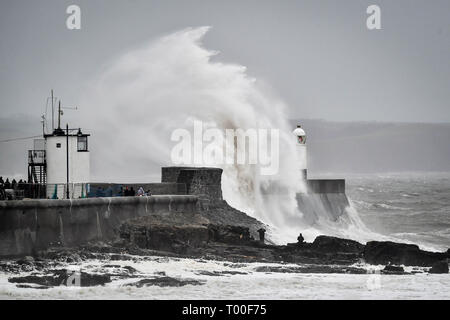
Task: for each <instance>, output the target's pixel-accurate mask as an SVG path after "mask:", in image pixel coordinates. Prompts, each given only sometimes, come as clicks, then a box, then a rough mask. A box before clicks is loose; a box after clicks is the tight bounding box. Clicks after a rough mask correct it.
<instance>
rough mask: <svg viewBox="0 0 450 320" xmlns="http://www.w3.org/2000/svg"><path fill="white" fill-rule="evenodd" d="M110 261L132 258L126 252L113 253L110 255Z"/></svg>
mask: <svg viewBox="0 0 450 320" xmlns="http://www.w3.org/2000/svg"><path fill="white" fill-rule="evenodd" d="M111 260H112V261H128V260H133V257H132V256H129V255H126V254H113V255H111Z"/></svg>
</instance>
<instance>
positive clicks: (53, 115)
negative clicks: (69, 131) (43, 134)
mask: <svg viewBox="0 0 450 320" xmlns="http://www.w3.org/2000/svg"><path fill="white" fill-rule="evenodd" d="M54 117H55V110H54V107H53V89H52V132H53V131H55V119H54Z"/></svg>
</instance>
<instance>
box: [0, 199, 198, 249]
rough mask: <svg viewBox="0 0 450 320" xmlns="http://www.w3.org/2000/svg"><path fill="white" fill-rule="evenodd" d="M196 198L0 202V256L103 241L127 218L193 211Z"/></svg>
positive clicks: (109, 237)
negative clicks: (55, 246) (54, 246)
mask: <svg viewBox="0 0 450 320" xmlns="http://www.w3.org/2000/svg"><path fill="white" fill-rule="evenodd" d="M197 200H198V198H197V197H196V196H190V195H161V196H151V197H114V198H90V199H73V200H47V199H44V200H17V201H0V256H15V255H26V254H32V253H33V252H34V251H35V250H39V249H45V248H47V247H49V246H51V245H66V246H74V245H79V244H82V243H86V242H87V241H91V240H107V239H111V238H113V237H114V235H115V229H116V228H118V227H119V225H120V224H121V223H122V222H123V221H125V220H128V219H133V218H137V217H142V216H147V215H151V214H159V215H166V214H170V213H171V212H194V211H195V210H196V207H197Z"/></svg>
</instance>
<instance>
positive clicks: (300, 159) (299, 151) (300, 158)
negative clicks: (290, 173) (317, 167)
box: [293, 125, 307, 180]
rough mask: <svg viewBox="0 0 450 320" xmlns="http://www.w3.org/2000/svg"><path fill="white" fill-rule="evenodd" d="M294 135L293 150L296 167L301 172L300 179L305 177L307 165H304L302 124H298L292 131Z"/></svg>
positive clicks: (304, 148)
mask: <svg viewBox="0 0 450 320" xmlns="http://www.w3.org/2000/svg"><path fill="white" fill-rule="evenodd" d="M293 134H294V136H295V140H296V141H295V149H296V150H295V151H296V161H297V164H298V165H297V168H298V170H300V172H301V176H302V179H304V180H306V178H307V166H306V133H305V130H303V128H302V126H300V125H298V126H297V128H295V130H294V131H293Z"/></svg>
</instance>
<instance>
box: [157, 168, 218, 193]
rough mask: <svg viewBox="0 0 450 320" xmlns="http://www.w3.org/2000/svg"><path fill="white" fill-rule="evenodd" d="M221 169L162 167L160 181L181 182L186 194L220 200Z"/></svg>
mask: <svg viewBox="0 0 450 320" xmlns="http://www.w3.org/2000/svg"><path fill="white" fill-rule="evenodd" d="M222 171H223V170H222V169H220V168H196V167H163V168H162V169H161V182H163V183H179V184H180V183H181V184H184V185H185V186H186V193H187V194H188V195H197V196H198V197H199V198H201V199H208V200H214V201H215V200H222V199H223V198H222Z"/></svg>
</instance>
